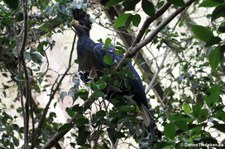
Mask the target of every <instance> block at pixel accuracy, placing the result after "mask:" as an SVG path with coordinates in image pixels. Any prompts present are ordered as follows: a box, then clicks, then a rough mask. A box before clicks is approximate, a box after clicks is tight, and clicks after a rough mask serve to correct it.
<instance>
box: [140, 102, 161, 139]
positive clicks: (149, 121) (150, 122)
mask: <svg viewBox="0 0 225 149" xmlns="http://www.w3.org/2000/svg"><path fill="white" fill-rule="evenodd" d="M139 108H140V110H141V112H142V113H143V118H144V123H145V125H146V126H147V127H148V130H149V132H150V133H151V138H153V139H156V138H161V132H160V131H159V130H158V129H157V127H156V124H155V121H154V117H153V114H152V113H151V111H149V109H148V108H147V107H146V106H145V105H144V104H141V105H139Z"/></svg>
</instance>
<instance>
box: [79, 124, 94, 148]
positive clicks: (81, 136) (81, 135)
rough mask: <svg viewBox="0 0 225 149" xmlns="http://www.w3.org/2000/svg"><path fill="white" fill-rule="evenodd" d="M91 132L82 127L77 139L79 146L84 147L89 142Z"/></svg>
mask: <svg viewBox="0 0 225 149" xmlns="http://www.w3.org/2000/svg"><path fill="white" fill-rule="evenodd" d="M90 134H91V133H90V130H89V128H88V127H86V126H82V127H80V128H79V131H78V137H77V138H76V141H77V144H78V145H84V144H85V143H86V141H87V138H88V137H89V136H90Z"/></svg>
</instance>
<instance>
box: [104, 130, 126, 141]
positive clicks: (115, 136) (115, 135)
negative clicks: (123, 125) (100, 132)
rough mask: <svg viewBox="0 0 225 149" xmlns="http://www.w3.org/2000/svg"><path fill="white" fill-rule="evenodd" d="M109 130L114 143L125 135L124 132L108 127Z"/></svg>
mask: <svg viewBox="0 0 225 149" xmlns="http://www.w3.org/2000/svg"><path fill="white" fill-rule="evenodd" d="M107 132H108V134H109V138H110V139H111V140H112V142H113V143H115V142H116V140H117V139H119V138H122V137H125V136H124V134H123V133H122V132H119V131H117V130H115V129H113V128H107Z"/></svg>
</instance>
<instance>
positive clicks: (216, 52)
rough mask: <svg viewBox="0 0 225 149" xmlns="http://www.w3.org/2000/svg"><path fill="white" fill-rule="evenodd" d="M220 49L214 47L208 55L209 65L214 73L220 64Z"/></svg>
mask: <svg viewBox="0 0 225 149" xmlns="http://www.w3.org/2000/svg"><path fill="white" fill-rule="evenodd" d="M220 49H221V48H220V47H219V46H218V47H215V48H214V49H213V50H212V51H211V52H210V53H209V56H208V58H209V64H210V66H211V68H212V70H213V71H215V70H216V69H217V67H218V65H219V63H220V58H221V55H220V54H221V51H220Z"/></svg>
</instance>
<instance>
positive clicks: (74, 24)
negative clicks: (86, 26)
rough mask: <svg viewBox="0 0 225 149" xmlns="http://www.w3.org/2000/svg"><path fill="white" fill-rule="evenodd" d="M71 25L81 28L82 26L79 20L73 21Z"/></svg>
mask: <svg viewBox="0 0 225 149" xmlns="http://www.w3.org/2000/svg"><path fill="white" fill-rule="evenodd" d="M70 25H71V26H73V27H79V26H80V23H79V21H77V20H72V21H71V22H70Z"/></svg>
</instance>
